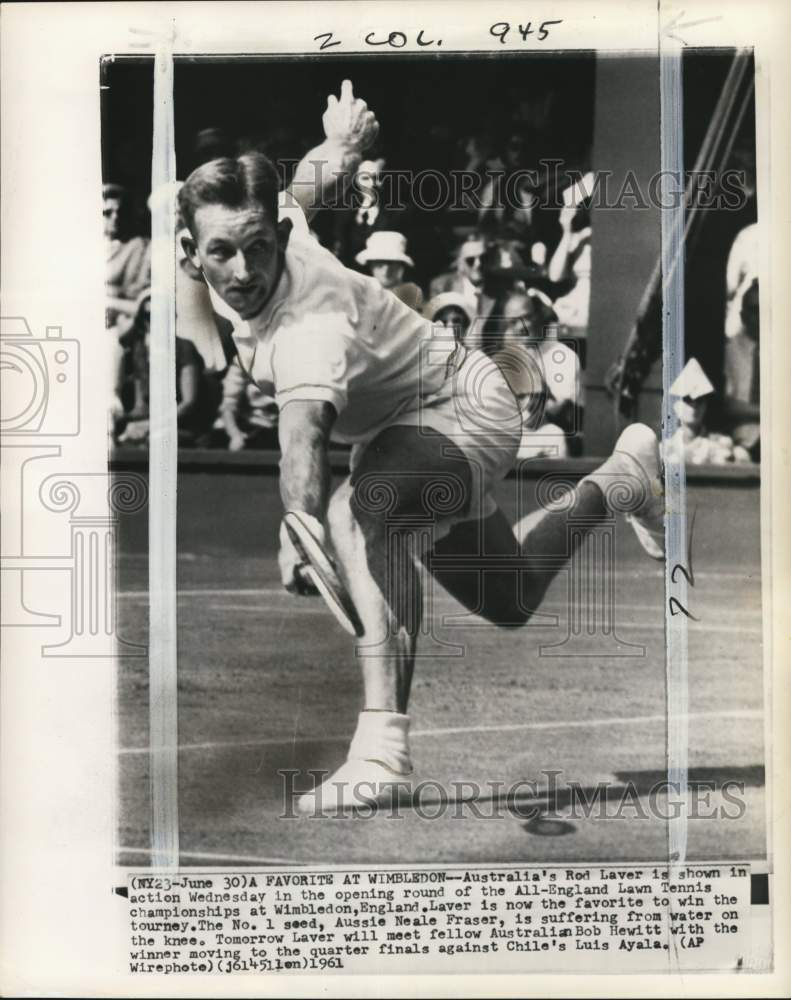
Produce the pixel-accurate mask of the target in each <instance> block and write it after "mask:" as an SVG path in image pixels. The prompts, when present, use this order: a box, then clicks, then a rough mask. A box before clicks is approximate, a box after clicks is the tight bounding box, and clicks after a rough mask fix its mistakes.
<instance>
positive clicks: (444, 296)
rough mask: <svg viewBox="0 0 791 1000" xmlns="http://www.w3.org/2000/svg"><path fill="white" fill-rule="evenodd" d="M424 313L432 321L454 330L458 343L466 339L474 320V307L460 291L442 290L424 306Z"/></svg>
mask: <svg viewBox="0 0 791 1000" xmlns="http://www.w3.org/2000/svg"><path fill="white" fill-rule="evenodd" d="M423 315H424V316H425V317H426V319H427V320H430V321H431V322H432V323H435V324H440V325H441V326H444V327H445V328H446V329H448V330H453V336H454V337H455V339H456V341H457V343H460V342H462V341H463V340H464V338H465V337H466V335H467V331H468V330H469V328H470V323H472V320H473V312H472V307H471V306H470V304H469V302H468V301H467V300H466V299H465V298H464V296H463V295H460V294H459V293H458V292H440V294H439V295H435V296H434V298H433V299H431V300H430V301H429V302H427V303H426V305H425V306H424V307H423Z"/></svg>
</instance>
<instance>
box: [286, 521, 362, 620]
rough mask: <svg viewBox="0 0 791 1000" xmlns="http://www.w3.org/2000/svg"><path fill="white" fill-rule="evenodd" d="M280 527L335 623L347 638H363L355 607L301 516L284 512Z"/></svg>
mask: <svg viewBox="0 0 791 1000" xmlns="http://www.w3.org/2000/svg"><path fill="white" fill-rule="evenodd" d="M283 524H284V525H285V526H286V531H287V532H288V536H289V538H290V539H291V542H292V544H293V546H294V548H295V549H296V550H297V552H298V553H299V555H300V558H301V559H303V560H304V562H305V563H306V565H307V566H308V567H309V573H310V579H311V581H312V582H313V584H314V585H315V587H316V590H318V592H319V593H320V594H321V596H322V597H323V598H324V603H325V604H326V605H327V607H328V608H329V609H330V611H331V612H332V614H333V616H334V617H335V620H336V621H337V622H338V624H339V625H340V626H341V627H342V628H343V629H344V630H345V631H346V632H348V633H349V635H355V636H357V637H361V636H363V635H364V634H365V630H364V628H363V623H362V622H361V621H360V616H359V615H358V613H357V608H355V606H354V602H353V601H352V599H351V597H350V596H349V592H348V591H347V590H346V587H344V585H343V583H342V582H341V579H340V577H339V576H338V573H337V570H336V569H335V566H334V565H333V563H332V560H331V559H330V557H329V555H328V554H327V552H326V550H325V549H324V547H323V546H322V544H321V542H319V540H318V539H317V538H316V537H315V535H314V534H313V532H312V531H311V530H310V528H309V527H308V525H307V523H306V522H305V521H304V520H303V519H302V518H301V517H300V515H299V512H298V511H293V510H289V511H286V513H285V514H284V515H283Z"/></svg>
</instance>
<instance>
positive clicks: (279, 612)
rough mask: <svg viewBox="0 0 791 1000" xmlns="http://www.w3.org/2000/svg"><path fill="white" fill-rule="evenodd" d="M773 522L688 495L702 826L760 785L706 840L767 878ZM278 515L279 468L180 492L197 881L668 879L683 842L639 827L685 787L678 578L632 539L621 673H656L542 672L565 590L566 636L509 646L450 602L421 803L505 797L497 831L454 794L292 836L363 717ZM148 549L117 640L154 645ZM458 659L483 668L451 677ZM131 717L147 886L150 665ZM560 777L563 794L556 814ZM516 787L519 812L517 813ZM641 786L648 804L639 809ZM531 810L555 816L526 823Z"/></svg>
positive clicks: (598, 663)
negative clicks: (662, 798)
mask: <svg viewBox="0 0 791 1000" xmlns="http://www.w3.org/2000/svg"><path fill="white" fill-rule="evenodd" d="M136 471H141V469H140V468H139V467H137V468H136ZM514 486H515V481H514V480H509V481H508V482H507V483H505V484H504V485H503V488H502V491H501V492H502V496H501V498H500V499H501V505H502V506H503V508H504V509H505V510H506V512H509V513H510V512H513V510H514V503H515V493H514ZM758 500H759V491H758V484H757V480H756V481H750V480H749V479H732V480H729V479H722V478H717V479H715V480H711V481H698V482H692V484H691V485H690V489H689V510H690V512H691V511H692V510H693V509H696V511H697V514H696V519H695V526H694V535H693V540H692V549H691V551H692V557H693V570H694V579H695V585H694V588H691V589H690V611H691V612H692V613H693V614H694V615H695V616H696V617H697V618H698V619H699V621H690V622H689V677H690V685H689V712H690V717H689V732H690V747H689V768H690V782H691V784H693V785H695V786H697V788H698V790H699V792H700V793H703V792H708V796H707V797H706V796H704V797H703V798H702V799H700V800H699V801H701V802H704V803H708V805H705V806H704V807H703V808H701V810H700V811H701V813H702V814H705V813H707V812H709V813H710V812H711V811H713V809H714V807H716V806H718V805H723V790H722V786H723V783H724V782H729V781H733V782H743V783H744V793H743V796H741V799H742V801H743V805H744V809H743V815H741V817H740V818H733V819H723V818H718V819H715V818H704V815H701V817H700V818H697V819H695V818H692V819H690V821H689V852H688V856H689V858H690V859H691V860H702V859H714V858H734V859H736V858H738V859H745V860H747V859H761V858H764V857H765V855H766V825H765V808H766V805H765V798H764V766H763V762H764V757H765V755H764V721H763V699H764V691H763V680H762V667H761V583H760V544H759V535H760V532H759V504H758ZM279 511H280V503H279V499H278V494H277V478H276V470H275V469H273V468H264V467H262V466H243V465H241V464H230V465H228V466H227V467H222V468H218V469H212V470H207V469H203V468H202V467H201V466H200V465H199V464H196V465H195V466H194V467H193V468H187V469H185V470H184V471H182V474H181V475H180V479H179V692H180V694H179V734H180V735H179V744H180V754H179V785H180V822H181V851H182V855H181V860H182V863H183V864H186V865H189V864H194V865H212V864H217V863H224V864H229V865H231V864H308V863H340V862H348V863H369V862H374V863H392V864H398V863H406V862H420V863H431V862H438V863H439V862H468V863H476V862H515V863H516V862H524V863H540V862H542V861H546V862H547V863H549V862H564V861H568V862H575V861H578V862H595V861H615V860H631V861H641V860H657V859H661V858H663V857H666V854H667V849H666V832H667V831H666V823H665V822H664V821H663V820H662V819H661V818H639V813H640V811H643V812H644V813H647V812H648V793H649V791H650V789H651V788H652V786H653V785H654V784H655V783H656V782H658V781H661V780H662V778H663V776H664V769H665V689H664V677H665V665H664V590H663V569H662V566H661V564H659V563H655V562H653V561H652V560H650V559H648V558H647V557H645V556H644V555H643V553H642V550H640V549H639V546H638V545H637V543H636V541H635V539H634V538H633V537H632V534H631V532H630V530H629V529H628V527H627V526H626V525H624V524H622V523H619V525H618V530H617V534H616V553H617V555H616V560H617V562H616V566H617V569H616V579H615V593H616V613H615V620H616V632H617V635H618V637H619V639H620V640H621V641H622V642H621V646H620V650H621V652H623V649H624V647H625V645H626V644H637V645H640V646H643V647H644V655H639V656H633V657H628V656H622V655H618V656H610V655H598V656H585V655H582V656H580V655H576V656H568V655H546V654H548V653H553V652H554V653H557V650H555V651H552V650H546V649H545V650H544V654H543V655H542V653H541V652H540V650H539V647H540V646H544V645H549V644H553V643H557V642H559V641H560V639H561V638H562V637H563V636H564V634H565V630H566V626H567V623H568V611H567V606H566V591H567V576H566V574H564V573H561V574H560V575H559V576H558V578H557V579H556V580H555V582H554V584H553V585H552V588H551V589H550V592H549V594H548V595H547V599H546V602H545V603H544V605H542V608H541V611H542V612H545V613H548V614H550V615H556V616H557V624H556V625H552V624H546V623H542V622H541V621H540V620H539V622H538V623H537V624H536V625H530V626H528V627H527V628H523V629H515V630H506V631H503V630H498V629H495V628H493V627H491V626H488V625H486V624H485V623H482V622H480V621H478V620H473V621H470V620H469V619H468V620H467V622H466V623H464V624H461V623H459V621H458V618H459V616H460V615H462V614H463V613H464V612H463V611H462V609H461V608H460V606H459V605H456V604H455V603H454V602H453V601H452V599H451V598H450V597H448V596H447V595H446V594H445V593H444V591H440V590H439V589H437V591H436V594H435V596H434V600H433V608H432V613H433V614H432V618H433V622H434V639H433V642H432V640H428V641H426V642H424V643H423V645H422V648H423V650H424V651H426V652H428V653H430V654H431V655H426V656H424V657H421V658H419V659H418V662H417V666H416V671H415V680H414V685H413V694H412V701H411V716H412V730H413V741H412V743H413V755H414V758H415V766H416V768H417V769H418V779H419V780H426V781H433V782H438V783H439V785H440V786H442V787H443V788H446V789H447V788H451V787H452V786H451V782H456V783H458V782H460V781H464V782H477V783H478V784H479V785H481V786H483V788H484V791H485V794H484V795H483V796H482V797H480V798H479V799H478V800H476V802H475V805H476V806H477V810H475V809H473V808H472V807H471V804H470V803H468V802H460V801H451V802H447V801H445V802H442V801H440V802H439V803H437V801H436V794H434V798H433V802H434V804H433V806H432V804H431V803H432V796H431V795H430V794H428V792H427V795H426V798H424V799H422V800H421V801H422V803H423V810H422V811H423V813H424V814H425V815H434V814H435V813H440V815H439V816H437V818H434V819H431V820H429V819H427V818H425V815H424V816H421V815H420V814H419V811H416V810H414V809H409V808H401V809H400V810H399V812H398V815H397V816H390V815H388V814H387V811H384V812H383V813H382V814H380V815H377V816H375V817H373V818H357V819H352V818H348V817H347V818H324V819H320V818H313V817H311V818H305V817H303V818H300V819H292V818H279V817H281V814H282V813H283V811H284V805H283V791H284V781H283V779H282V778H281V777H280V776H279V775H278V773H277V772H278V770H284V769H297V770H300V771H302V772H305V774H307V771H308V769H319V768H323V769H328V770H329V769H334V768H336V767H337V766H338V765H339V764H340V763H341V761H342V759H343V756H344V754H345V752H346V749H347V746H348V740H349V738H350V736H351V733H352V731H353V729H354V725H355V722H356V717H357V712H358V710H359V708H360V707H361V706H360V704H359V698H360V697H361V685H360V680H359V668H358V666H357V665H356V663H355V661H354V657H353V653H352V648H351V643H350V641H349V639H348V637H347V636H346V635H345V634H344V633H343V632H341V630H340V629H339V628H338V626H337V625H336V624H335V622H334V620H333V619H332V618H331V617H330V614H329V612H328V611H326V610H325V608H324V605H323V603H321V602H320V601H319V600H318V599H308V598H302V599H297V598H293V597H290V596H289V595H288V594H286V593H285V592H284V591H282V590H281V587H280V582H279V577H278V573H277V564H276V537H277V526H278V517H279ZM145 526H146V512H145V511H142V512H141V513H139V514H137V515H132V516H129V517H126V518H124V519H122V524H121V526H120V533H119V539H120V555H119V564H120V580H119V591H120V593H119V599H118V611H119V622H120V626H119V630H120V632H121V635H122V636H123V637H124V638H126V639H128V640H131V641H135V642H145V640H146V620H147V604H146V602H147V595H146V589H145V588H146V574H147V565H146V537H145V535H146V532H145ZM449 619H451V621H449ZM452 619H455V621H453V620H452ZM590 644H591V652H595V651H597V650H598V649H599V647H597V646H596V645H595V644H596V639H595V637H592V638H591V640H590ZM458 646H462V647H463V649H464V655H461V656H458V655H447V654H448V653H449V651H453V649H454V647H458ZM561 654H563V650H561ZM118 715H119V747H120V774H121V779H120V816H119V820H120V828H119V841H118V843H119V845H120V851H119V861H120V862H121V863H123V864H132V865H136V866H137V865H145V864H147V862H148V849H149V829H148V813H149V801H148V767H147V739H148V735H147V719H148V686H147V663H146V660H145V658H139V659H135V658H133V659H122V660H121V661H120V667H119V700H118ZM548 771H552V772H559V774H558V775H557V777H556V778H555V779H554V781H555V783H556V792H555V794H554V795H549V797H547V795H546V789H547V785H548V778H547V776H546V772H548ZM307 780H309V779H307V777H305V778H303V779H300V780H298V781H297V785H296V787H298V788H300V787H303V786H304V784H305V783H306V782H307ZM531 781H532V782H534V783H535V785H536V786H537V788H538V796H536V795H534V794H533V791H532V789H531V786H530V785H529V784H527V783H528V782H531ZM495 782H500V783H501V786H500V787H501V788H502V791H498V786H496V785H494V786H493V784H492V783H495ZM518 782H521V783H522V784H521V785H520V786H519V788H520V791H518V792H517V795H516V798H515V799H514V800H513V801H511V802H510V808H508V807H507V805H508V804H506V803H503V802H502V801H499V802H498V801H497V800H498V797H499V798H500V799H502V795H503V794H504V791H505V789H508V788H509V787H511V786H514V785H516V783H518ZM601 782H609V783H610V787H609V790H608V799H607V803H608V805H611V806H612V807H611V808H608V809H607V811H606V814H605V815H597V814H596V813H594V815H593V816H591V817H589V818H584V817H582V818H573V819H568V818H567V816H566V817H564V807H566V808H567V807H568V795H567V792H566V789H567V786H568V784H569V783H575V784H576V785H578V786H580V787H581V788H582V789H585V790H586V794H588V793H589V794H591V795H592V794H593V791H594V790H595V789H596V787H597V786H598V784H599V783H601ZM426 787H427V788H429V790H430V787H433V786H426ZM627 787H628V788H633V789H634V790H635V791H636V800H635V799H634V798H630V799H624V798H623V795H622V792H621V790H622V789H623V788H627ZM734 794H739V793H738V792H736V793H734ZM635 801H636V802H637V805H635V804H634V802H635ZM630 803H631V804H630ZM619 804H620V809H619ZM531 805H532V806H533V807H535V808H534V810H533V811H534V812H537V813H538V816H537V817H534V818H528V817H529V816H530V813H528V806H531ZM726 805H727V803H726ZM547 810H551V812H547ZM567 811H568V810H567ZM729 811H730V812H731V813H735V812H739V811H742V810H738V809H736V808H735V807H729ZM619 812H620V815H619V814H618V813H619Z"/></svg>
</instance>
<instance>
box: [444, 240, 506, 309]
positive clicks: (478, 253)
mask: <svg viewBox="0 0 791 1000" xmlns="http://www.w3.org/2000/svg"><path fill="white" fill-rule="evenodd" d="M485 252H486V244H485V243H484V241H483V239H482V238H481V237H479V236H470V237H468V238H467V239H466V240H464V242H463V243H462V244H461V245H460V246H459V248H458V250H457V251H456V266H455V269H454V270H452V271H447V272H445V274H440V275H438V276H437V277H436V278H433V279H432V281H431V284H430V285H429V297H430V298H432V299H433V298H435V297H436V296H437V295H439V294H440V293H442V292H457V293H458V294H459V295H461V296H462V298H464V300H465V301H466V302H467V304H468V305H469V306H470V308H471V309H472V311H473V315H474V316H480V317H483V318H486V317H487V316H488V315H489V313H490V312H491V311H492V309H493V308H494V299H493V298H492V297H491V296H490V295H487V294H486V293H485V292H484V287H483V280H484V272H483V259H484V254H485Z"/></svg>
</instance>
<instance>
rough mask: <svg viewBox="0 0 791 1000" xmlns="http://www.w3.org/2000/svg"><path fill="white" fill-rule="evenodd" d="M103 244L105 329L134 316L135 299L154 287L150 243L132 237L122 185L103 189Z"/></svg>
mask: <svg viewBox="0 0 791 1000" xmlns="http://www.w3.org/2000/svg"><path fill="white" fill-rule="evenodd" d="M102 197H103V201H104V204H103V208H102V216H103V221H104V244H105V252H106V255H107V257H106V271H105V279H104V281H105V311H106V325H107V326H108V327H111V326H113V325H114V324H115V322H116V320H117V319H118V316H119V315H125V316H131V315H132V314H133V313H134V312H135V309H136V299H137V297H138V295H139V294H140V292H141V291H142V290H143V289H144V288H148V286H149V285H150V284H151V252H150V243H149V241H148V240H147V239H144V238H143V237H142V236H131V235H130V233H129V196H128V192H127V191H126V189H125V188H123V187H121V185H120V184H105V185H104V187H103V188H102Z"/></svg>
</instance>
